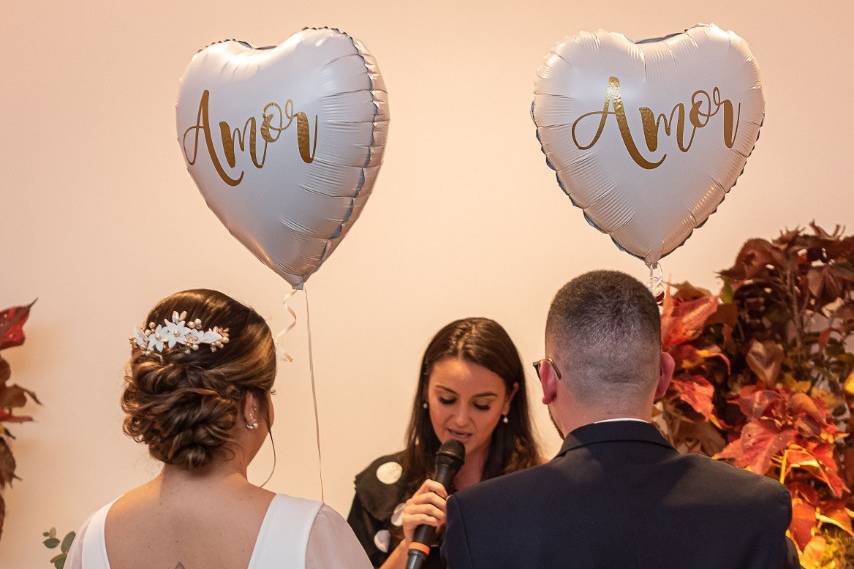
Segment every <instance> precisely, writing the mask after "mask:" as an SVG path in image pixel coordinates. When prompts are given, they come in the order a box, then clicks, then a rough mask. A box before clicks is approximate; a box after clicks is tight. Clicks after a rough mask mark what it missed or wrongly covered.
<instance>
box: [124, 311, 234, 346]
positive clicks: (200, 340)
mask: <svg viewBox="0 0 854 569" xmlns="http://www.w3.org/2000/svg"><path fill="white" fill-rule="evenodd" d="M186 320H187V312H186V311H184V312H182V313H181V314H178V312H177V311H175V312H173V313H172V320H171V321H170V320H167V319H165V318H164V319H163V324H155V323H154V322H149V323H148V328H145V329H137V330H134V333H133V336H131V337H130V343H131V345H132V346H134V347H137V348H139V349H141V350H143V352H144V353H145V354H146V355H147V354H150V353H151V352H153V351H155V350H156V351H158V352H161V353H162V352H163V351H164V350H171V349H173V348H175V346H181V347H182V348H183V350H184V353H185V354H189V353H190V351H191V350H198V349H199V345H200V344H210V347H211V351H212V352H215V351H217V349H218V348H222V347H223V345H224V344H227V343H228V328H219V327H217V326H214V327H213V328H209V329H207V330H203V329H202V321H201V320H199V319H198V318H196V320H194V321H192V322H190V323H187V322H186Z"/></svg>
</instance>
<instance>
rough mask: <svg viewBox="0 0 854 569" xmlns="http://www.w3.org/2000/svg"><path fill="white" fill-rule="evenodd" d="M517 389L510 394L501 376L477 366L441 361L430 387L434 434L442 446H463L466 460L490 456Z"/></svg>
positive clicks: (461, 361)
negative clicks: (452, 442) (482, 454)
mask: <svg viewBox="0 0 854 569" xmlns="http://www.w3.org/2000/svg"><path fill="white" fill-rule="evenodd" d="M517 388H518V385H514V388H513V390H512V393H508V392H507V388H506V387H505V386H504V380H502V379H501V377H500V376H499V375H497V374H496V373H494V372H492V371H490V370H488V369H486V368H485V367H482V366H479V365H477V364H473V363H470V362H467V361H465V360H462V359H459V358H453V357H446V358H443V359H441V360H439V361H438V362H436V363H435V364H433V369H432V371H431V373H430V378H429V381H428V384H427V403H428V405H429V409H430V421H431V422H432V424H433V432H435V433H436V437H437V438H438V439H439V441H440V442H442V443H444V442H445V441H447V440H449V439H456V440H458V441H460V442H461V443H463V445H464V446H465V447H466V456H472V455H473V454H475V453H477V452H481V451H482V452H486V450H487V449H488V448H489V443H490V441H491V440H492V432H493V431H494V430H495V427H496V426H497V425H498V422H499V421H500V420H501V416H502V415H505V414H507V412H508V411H509V410H510V402H511V400H512V398H513V395H515V393H516V389H517Z"/></svg>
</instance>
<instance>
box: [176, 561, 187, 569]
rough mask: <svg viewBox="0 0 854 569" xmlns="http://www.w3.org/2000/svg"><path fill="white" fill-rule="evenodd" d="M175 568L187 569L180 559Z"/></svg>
mask: <svg viewBox="0 0 854 569" xmlns="http://www.w3.org/2000/svg"><path fill="white" fill-rule="evenodd" d="M175 569H186V567H184V564H183V563H181V562H180V561H179V562H178V564H177V565H176V566H175Z"/></svg>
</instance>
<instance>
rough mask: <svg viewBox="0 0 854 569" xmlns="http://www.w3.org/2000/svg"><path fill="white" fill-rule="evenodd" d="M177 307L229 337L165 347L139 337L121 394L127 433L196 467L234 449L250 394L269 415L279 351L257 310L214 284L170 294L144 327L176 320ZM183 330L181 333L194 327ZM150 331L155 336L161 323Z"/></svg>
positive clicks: (199, 326)
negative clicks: (149, 346)
mask: <svg viewBox="0 0 854 569" xmlns="http://www.w3.org/2000/svg"><path fill="white" fill-rule="evenodd" d="M184 312H186V315H185V314H184ZM176 313H177V314H178V315H180V316H181V321H182V322H183V321H185V322H186V323H187V326H191V327H192V328H193V330H194V331H195V330H200V331H201V332H204V331H207V330H211V329H215V330H219V331H221V332H223V336H225V340H224V341H221V342H217V343H211V342H206V341H205V340H201V341H199V342H198V343H197V345H196V346H195V347H194V348H195V349H193V346H191V345H190V346H186V345H182V344H180V343H178V344H176V345H174V346H173V347H171V348H170V347H169V342H168V341H167V342H166V343H165V344H161V345H160V346H159V347H160V348H161V349H162V350H161V349H157V348H154V349H146V348H144V347H141V345H140V344H139V343H137V342H134V341H133V340H134V339H133V338H132V339H131V340H132V341H131V344H132V346H133V349H132V355H131V360H130V366H129V372H128V374H127V376H126V377H125V390H124V393H123V394H122V409H123V410H124V412H125V414H126V416H125V420H124V432H125V433H126V434H127V435H129V436H130V437H132V438H133V439H134V440H135V441H137V442H142V443H145V444H146V445H148V448H149V450H150V452H151V456H153V457H154V458H156V459H157V460H160V461H162V462H164V463H166V464H173V465H176V466H179V467H182V468H185V469H187V470H194V469H201V468H204V467H205V466H207V465H209V464H210V463H211V462H212V461H213V460H214V459H216V458H218V457H220V456H221V455H222V454H223V453H228V452H230V443H232V442H233V436H232V432H233V429H234V427H235V425H238V424H241V425H242V421H243V420H244V418H243V417H242V403H243V401H244V398H245V397H246V394H247V393H253V394H254V395H255V396H256V397H257V399H258V401H259V404H260V405H261V406H262V408H261V409H260V412H261V413H262V416H264V415H265V414H267V411H268V409H267V408H266V405H267V395H268V394H269V392H270V390H271V389H272V387H273V382H274V380H275V378H276V350H275V346H274V343H273V336H272V334H271V333H270V328H269V327H268V326H267V323H266V322H264V319H263V318H261V316H259V315H258V313H257V312H255V311H254V310H252V309H251V308H249V307H247V306H244V305H243V304H241V303H239V302H237V301H236V300H234V299H233V298H231V297H229V296H227V295H225V294H223V293H221V292H218V291H215V290H205V289H195V290H185V291H183V292H178V293H175V294H173V295H171V296H168V297H166V298H164V299H163V300H161V301H160V302H159V303H158V304H157V306H155V307H154V309H153V310H152V311H151V312H150V313H149V314H148V317H147V318H146V320H145V322H144V324H143V326H144V327H143V330H147V329H149V323H154V324H155V326H157V325H163V324H164V321H165V322H172V321H173V314H176ZM180 330H183V331H184V332H180V331H179V335H181V334H182V333H186V332H188V331H189V329H187V328H182V329H180ZM149 334H152V336H151V337H152V338H153V334H154V330H153V329H152V330H151V331H150V332H149ZM138 337H140V338H142V337H143V336H141V335H140V336H138ZM145 337H147V336H145ZM158 337H160V335H158ZM184 337H187V336H186V334H185V336H184ZM143 343H144V342H143Z"/></svg>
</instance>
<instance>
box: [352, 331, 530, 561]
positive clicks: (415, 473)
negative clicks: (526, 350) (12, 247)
mask: <svg viewBox="0 0 854 569" xmlns="http://www.w3.org/2000/svg"><path fill="white" fill-rule="evenodd" d="M451 439H454V440H458V441H459V442H461V443H462V444H463V445H464V446H465V450H466V460H465V463H464V464H463V466H462V468H460V470H459V472H458V473H457V475H456V476H455V478H454V481H453V484H452V485H451V486H452V487H451V488H444V487H443V486H442V485H441V484H439V483H437V482H435V481H433V480H431V479H430V477H431V476H432V474H433V472H432V471H433V465H434V459H435V455H436V451H437V450H438V449H439V446H440V445H441V444H442V443H444V442H445V441H447V440H451ZM540 462H541V460H540V454H539V450H538V448H537V444H536V443H535V441H534V436H533V433H532V428H531V420H530V416H529V413H528V398H527V394H526V391H525V374H524V371H523V367H522V362H521V360H520V359H519V352H518V350H517V349H516V346H515V345H514V344H513V341H512V340H511V339H510V336H509V335H508V334H507V332H506V331H505V330H504V328H502V327H501V325H499V324H498V323H497V322H495V321H493V320H489V319H488V318H465V319H462V320H456V321H454V322H451V323H450V324H448V325H447V326H445V327H444V328H442V329H441V330H439V332H438V333H437V334H436V335H435V336H434V337H433V339H432V340H431V341H430V344H429V345H428V346H427V350H426V351H425V353H424V357H423V359H422V362H421V375H420V377H419V379H418V388H417V390H416V392H415V401H414V403H413V405H412V417H411V419H410V421H409V428H408V430H407V434H406V449H405V450H403V451H402V452H399V453H396V454H392V455H388V456H383V457H380V458H378V459H377V460H375V461H374V462H372V463H371V465H370V466H368V468H366V469H365V470H363V471H362V472H360V473H359V474H358V475H357V476H356V482H355V484H356V496H355V498H354V499H353V506H352V508H351V510H350V515H349V517H348V520H347V521H348V522H349V523H350V526H351V527H352V528H353V531H354V532H355V533H356V537H358V538H359V541H360V542H361V543H362V546H363V547H364V548H365V551H366V552H367V553H368V557H369V558H370V560H371V562H372V563H373V565H374V567H381V568H382V569H403V568H404V567H405V565H406V558H407V550H408V549H409V543H410V542H411V540H412V535H413V533H414V531H415V528H416V527H417V526H419V525H422V524H426V525H430V526H434V527H436V528H441V527H442V526H443V525H444V523H445V502H446V500H447V498H448V495H449V493H452V492H454V491H455V490H462V489H464V488H468V487H469V486H472V485H473V484H477V483H478V482H480V481H481V480H486V479H489V478H493V477H495V476H500V475H502V474H507V473H510V472H514V471H516V470H522V469H524V468H528V467H531V466H535V465H537V464H539V463H540ZM424 567H425V569H435V568H441V567H444V564H443V563H442V561H441V558H440V557H439V553H438V550H437V548H435V547H434V548H433V549H432V551H431V553H430V556H429V557H428V558H427V561H426V563H425V565H424Z"/></svg>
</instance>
